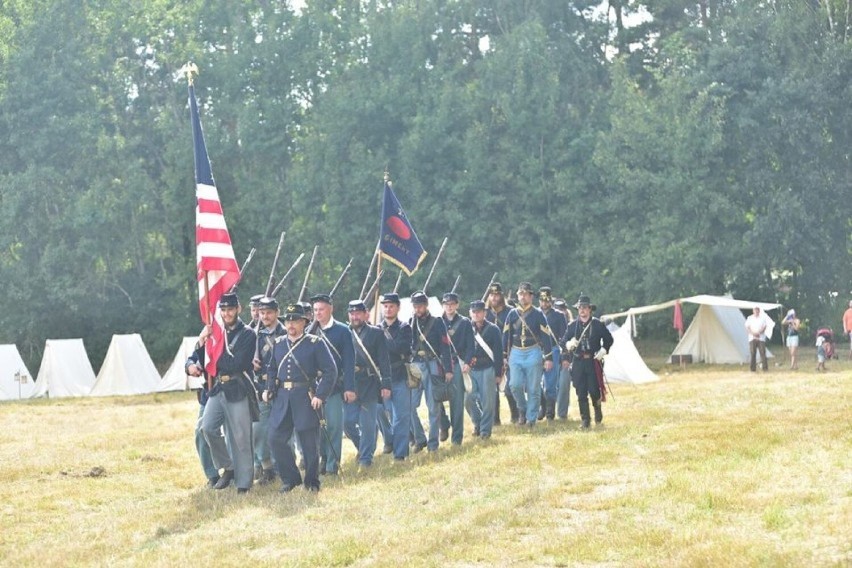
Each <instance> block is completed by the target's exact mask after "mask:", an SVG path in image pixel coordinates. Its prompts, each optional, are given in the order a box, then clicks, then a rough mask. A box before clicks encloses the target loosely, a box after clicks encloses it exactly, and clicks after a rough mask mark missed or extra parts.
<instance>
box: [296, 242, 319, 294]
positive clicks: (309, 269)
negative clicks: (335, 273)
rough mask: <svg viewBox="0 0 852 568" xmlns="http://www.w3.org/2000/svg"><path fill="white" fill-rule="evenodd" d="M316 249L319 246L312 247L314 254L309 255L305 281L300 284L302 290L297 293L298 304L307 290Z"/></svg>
mask: <svg viewBox="0 0 852 568" xmlns="http://www.w3.org/2000/svg"><path fill="white" fill-rule="evenodd" d="M318 249H319V245H314V252H312V253H311V261H310V262H309V263H308V270H307V271H306V272H305V281H304V282H303V283H302V289H301V290H300V291H299V299H298V300H297V301H299V302H301V301H302V298H304V297H305V291H306V290H307V289H308V280H309V279H310V277H311V271H313V269H314V259H315V258H316V257H317V250H318Z"/></svg>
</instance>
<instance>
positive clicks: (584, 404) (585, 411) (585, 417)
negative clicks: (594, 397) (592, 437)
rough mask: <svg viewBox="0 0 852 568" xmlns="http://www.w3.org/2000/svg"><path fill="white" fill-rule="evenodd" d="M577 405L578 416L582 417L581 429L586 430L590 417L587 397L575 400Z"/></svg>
mask: <svg viewBox="0 0 852 568" xmlns="http://www.w3.org/2000/svg"><path fill="white" fill-rule="evenodd" d="M577 406H579V407H580V418H581V419H582V421H583V422H582V424H581V425H580V429H581V430H588V429H589V425H590V424H591V422H592V421H591V418H590V416H589V399H588V398H585V397H583V398H581V399H580V400H578V401H577Z"/></svg>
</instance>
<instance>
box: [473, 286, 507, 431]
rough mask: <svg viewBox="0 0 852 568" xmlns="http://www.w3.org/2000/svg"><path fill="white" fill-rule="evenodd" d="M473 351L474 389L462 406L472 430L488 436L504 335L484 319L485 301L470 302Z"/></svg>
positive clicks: (500, 369) (499, 372)
mask: <svg viewBox="0 0 852 568" xmlns="http://www.w3.org/2000/svg"><path fill="white" fill-rule="evenodd" d="M470 319H471V323H472V325H473V339H474V351H473V360H472V362H471V365H470V375H471V379H472V381H473V392H471V393H469V394H468V395H467V396H466V397H465V406H466V407H467V411H468V414H470V418H471V420H472V421H473V428H474V430H473V431H474V434H476V433H479V436H480V437H482V438H483V439H486V440H487V439H488V438H490V437H491V427H492V425H493V424H494V402H495V400H494V397H493V396H492V395H491V393H492V392H493V390H494V385H495V384H497V383H498V382H499V381H500V380H501V379H502V377H503V336H502V334H501V333H500V330H499V329H497V326H496V325H494V324H493V323H491V322H489V321H487V320H486V319H485V302H483V301H481V300H476V301H473V302H471V303H470Z"/></svg>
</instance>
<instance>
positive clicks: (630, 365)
mask: <svg viewBox="0 0 852 568" xmlns="http://www.w3.org/2000/svg"><path fill="white" fill-rule="evenodd" d="M631 335H632V333H631V320H630V319H628V320H627V322H626V323H625V324H624V325H622V326H621V327H619V328H618V329H616V330H615V331H613V332H612V338H613V343H612V349H610V351H609V355H607V356H606V361H605V362H604V373H605V374H606V378H607V380H608V381H610V382H613V383H629V384H634V385H638V384H642V383H652V382H654V381H659V380H660V377H658V376H657V375H656V374H654V372H653V371H652V370H651V369H649V368H648V365H646V364H645V361H644V360H642V356H641V355H639V351H637V350H636V345H635V344H634V343H633V338H632V337H631Z"/></svg>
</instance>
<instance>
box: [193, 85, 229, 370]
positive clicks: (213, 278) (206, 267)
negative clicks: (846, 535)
mask: <svg viewBox="0 0 852 568" xmlns="http://www.w3.org/2000/svg"><path fill="white" fill-rule="evenodd" d="M189 110H190V115H191V121H192V143H193V146H194V148H195V200H196V205H195V245H196V254H195V259H196V263H197V279H198V309H199V310H200V312H201V320H202V321H203V322H204V323H205V324H207V323H208V322H209V323H211V324H212V333H211V335H210V337H209V338H208V339H207V342H206V343H205V351H206V353H205V362H206V364H205V369H206V371H207V373H208V374H209V375H210V376H211V377H212V376H214V375H216V363H217V362H218V361H219V356H220V355H221V354H222V351H224V349H225V324H224V321H223V320H222V316H221V315H220V314H219V310H218V307H217V304H218V302H219V298H221V297H222V294H225V293H227V292H228V291H229V290H230V289H231V287H232V286H233V285H234V284H236V283H237V282H239V280H240V267H239V265H238V264H237V259H236V257H235V256H234V247H233V246H232V245H231V236H230V234H229V233H228V226H227V225H226V224H225V216H224V214H223V213H222V203H221V202H220V201H219V192H218V191H217V190H216V182H214V181H213V169H212V168H211V167H210V158H209V157H208V156H207V146H206V145H205V144H204V133H203V132H202V130H201V119H200V118H199V117H198V103H196V101H195V88H194V87H193V85H192V84H191V83H190V85H189Z"/></svg>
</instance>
